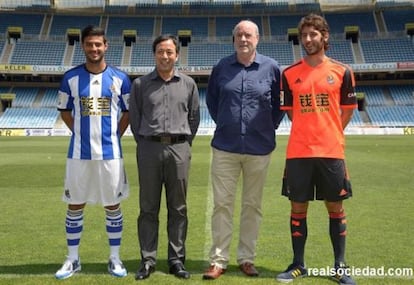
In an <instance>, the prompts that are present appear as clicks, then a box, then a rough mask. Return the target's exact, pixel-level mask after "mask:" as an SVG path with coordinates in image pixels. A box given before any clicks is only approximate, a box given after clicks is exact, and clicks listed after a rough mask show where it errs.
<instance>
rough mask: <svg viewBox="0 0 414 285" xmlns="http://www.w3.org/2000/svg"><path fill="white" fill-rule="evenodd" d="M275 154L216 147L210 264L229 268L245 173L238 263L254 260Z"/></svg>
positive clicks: (213, 168)
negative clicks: (236, 209)
mask: <svg viewBox="0 0 414 285" xmlns="http://www.w3.org/2000/svg"><path fill="white" fill-rule="evenodd" d="M270 158H271V154H268V155H247V154H237V153H230V152H225V151H220V150H218V149H215V148H213V158H212V164H211V183H212V188H213V196H214V208H213V214H212V219H211V230H212V247H211V251H210V263H211V264H212V265H216V266H219V267H221V268H227V264H228V262H229V249H230V243H231V239H232V233H233V214H234V213H233V212H234V203H235V199H236V191H237V183H238V179H239V177H240V174H242V177H243V184H242V193H241V214H240V232H239V243H238V247H237V263H238V264H241V263H244V262H251V263H253V262H254V258H255V256H256V243H257V238H258V233H259V227H260V223H261V220H262V210H261V207H262V196H263V187H264V183H265V180H266V175H267V169H268V166H269V162H270Z"/></svg>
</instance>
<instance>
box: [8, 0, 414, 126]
mask: <svg viewBox="0 0 414 285" xmlns="http://www.w3.org/2000/svg"><path fill="white" fill-rule="evenodd" d="M29 2H33V3H34V4H32V5H30V4H27V3H29ZM35 2H36V1H23V2H22V1H20V2H19V3H20V5H18V6H16V7H9V6H7V7H3V6H2V3H0V17H1V21H0V66H1V68H3V70H0V75H1V76H0V102H2V104H0V105H2V106H0V107H1V108H0V129H2V128H8V129H13V128H18V129H21V128H53V127H56V126H58V125H59V119H58V118H59V116H58V112H57V110H56V102H57V86H58V84H59V80H60V78H61V74H62V72H63V71H64V70H66V69H67V68H69V67H70V66H75V65H78V64H81V63H83V61H84V55H83V51H82V49H81V47H80V44H79V40H75V41H73V42H69V41H68V35H67V31H68V29H81V28H83V27H84V26H86V25H88V24H94V25H101V26H102V27H104V28H105V29H106V31H107V36H108V39H109V45H110V48H109V49H108V53H107V56H106V58H107V62H108V63H109V64H111V65H115V66H120V67H124V68H126V70H131V69H135V68H138V69H139V68H144V69H145V72H144V73H146V72H147V71H148V70H149V69H152V68H153V65H154V59H153V54H152V47H151V44H152V40H153V38H154V37H155V36H157V35H158V34H160V33H173V34H176V33H177V31H178V30H190V31H191V40H190V41H189V42H188V43H187V44H188V45H187V46H183V47H182V53H181V56H180V61H179V63H178V64H177V65H178V67H179V68H182V69H183V70H189V71H188V72H189V74H190V75H192V76H194V77H195V78H196V80H197V82H199V87H200V97H201V127H204V128H213V127H214V122H213V121H212V120H211V118H210V116H209V114H208V111H207V106H206V104H205V92H206V90H205V87H206V84H207V81H208V74H209V70H210V69H211V67H212V66H213V65H214V64H216V62H217V61H218V60H219V59H221V58H222V57H223V56H224V55H228V54H231V53H232V52H233V50H234V48H233V45H232V37H231V33H232V29H233V27H234V25H235V24H236V23H237V22H238V21H240V20H242V19H246V18H249V19H251V20H253V21H255V22H256V23H257V24H258V26H259V29H260V34H261V36H262V37H261V41H260V43H259V46H258V51H259V52H260V53H262V54H265V55H268V56H270V57H273V58H275V59H276V60H277V61H278V62H279V63H280V64H281V65H282V67H284V66H287V65H290V64H292V63H293V62H295V61H296V60H298V59H299V58H301V57H302V56H303V55H304V51H303V49H302V48H301V46H300V45H299V44H298V43H297V42H295V40H294V38H292V37H291V34H290V33H288V31H289V32H292V29H293V31H294V30H295V28H296V26H297V23H298V21H299V19H300V18H301V17H302V16H303V15H304V14H307V13H308V12H310V11H313V12H318V13H322V14H323V15H324V16H325V17H326V18H327V20H328V22H329V23H330V28H331V36H330V48H329V50H328V51H327V55H328V56H330V57H332V58H335V59H337V60H339V61H341V62H344V63H347V64H350V65H354V66H356V67H358V68H361V66H362V68H364V66H365V65H367V66H369V68H372V69H373V70H370V69H369V68H368V69H365V70H363V71H359V70H358V68H357V70H356V72H355V74H356V79H357V89H356V91H357V92H360V93H362V94H364V97H363V98H362V99H361V101H360V102H361V104H360V108H359V109H360V110H359V112H355V115H354V117H353V119H352V121H351V122H350V126H351V127H365V126H367V127H372V126H379V127H406V126H411V127H414V117H413V116H414V111H413V110H414V83H413V82H414V27H413V28H411V30H410V29H409V27H411V26H414V5H413V4H412V3H411V2H409V1H408V2H404V3H403V4H401V3H402V2H401V1H393V0H377V1H369V0H355V1H354V0H347V1H344V3H345V4H344V3H341V4H338V1H332V3H329V0H327V1H310V2H309V1H293V2H294V3H292V1H288V0H273V1H272V0H269V1H265V2H264V1H254V0H242V1H236V2H235V1H227V0H214V1H207V0H203V1H195V0H187V1H179V0H174V1H164V2H168V3H164V4H163V3H162V2H163V1H158V0H137V1H133V0H129V1H117V3H118V4H115V5H110V4H108V3H110V2H111V1H95V0H90V1H82V3H84V4H85V5H87V3H89V2H90V3H92V4H93V5H92V6H93V7H92V6H91V7H89V8H88V7H87V6H85V7H82V9H78V10H77V9H76V7H72V6H70V7H69V6H68V7H67V8H70V9H67V10H66V9H62V10H59V7H57V6H54V5H58V4H59V2H60V1H50V3H51V4H50V5H45V4H44V2H45V1H44V2H42V3H41V5H37V4H36V3H35ZM302 2H303V3H302ZM305 2H306V3H305ZM399 2H401V3H399ZM22 3H23V4H24V5H22ZM65 3H66V2H65ZM68 3H69V2H68ZM347 3H348V5H347ZM359 3H364V4H365V5H353V4H359ZM407 3H408V4H407ZM410 3H411V4H410ZM72 4H73V3H72ZM72 4H71V5H72ZM73 5H75V4H73ZM338 5H339V6H340V7H338V9H336V8H337V7H336V6H338ZM329 7H333V8H332V9H330V8H329ZM2 9H4V10H5V11H2ZM230 15H231V16H230ZM10 27H21V28H22V30H21V33H20V34H18V35H17V36H16V35H14V36H10V34H8V30H9V28H10ZM347 27H357V28H356V29H354V30H353V31H354V32H355V31H356V33H357V35H356V36H355V35H353V36H350V35H349V34H348V33H347ZM407 27H408V28H407ZM125 30H129V31H132V32H136V38H134V39H133V40H132V42H129V44H127V43H126V41H125V38H124V35H123V32H124V31H125ZM296 36H298V35H296ZM381 64H383V65H381ZM30 66H34V67H43V66H46V67H47V68H50V69H51V70H52V71H51V72H50V73H45V74H40V75H39V74H37V72H32V74H28V73H27V72H21V73H20V72H19V70H20V69H21V70H25V69H26V68H28V67H30ZM379 66H385V67H384V68H385V71H384V70H383V68H379ZM199 67H202V68H204V69H205V70H207V71H205V72H202V73H200V74H198V73H197V72H194V74H192V72H193V71H192V70H197V68H199ZM375 68H377V69H378V70H376V69H375ZM14 69H16V71H14ZM141 74H142V73H140V72H139V71H138V72H135V73H131V79H133V78H134V77H136V76H140V75H141ZM1 94H16V97H15V99H13V101H12V102H11V104H10V103H8V101H7V102H3V101H1V100H2V99H1V98H2V97H1ZM6 97H7V96H6ZM7 100H9V99H7ZM281 127H283V128H289V127H290V122H289V120H288V119H287V118H286V117H285V118H284V119H283V121H282V123H281Z"/></svg>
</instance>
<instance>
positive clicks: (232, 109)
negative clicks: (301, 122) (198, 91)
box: [206, 53, 284, 155]
mask: <svg viewBox="0 0 414 285" xmlns="http://www.w3.org/2000/svg"><path fill="white" fill-rule="evenodd" d="M279 93H280V68H279V65H278V63H277V62H276V61H275V60H274V59H272V58H270V57H267V56H264V55H261V54H258V53H256V58H255V61H254V62H253V63H252V64H251V65H250V66H248V67H245V66H244V65H243V64H241V63H239V62H238V61H237V58H236V54H235V53H234V54H232V55H230V56H227V57H224V58H223V59H221V60H220V61H219V62H218V64H217V65H216V66H214V67H213V70H212V72H211V76H210V78H209V82H208V87H207V96H206V103H207V107H208V110H209V112H210V115H211V117H212V119H213V120H214V122H215V123H216V130H215V132H214V137H213V139H212V142H211V145H212V146H213V147H215V148H217V149H220V150H223V151H228V152H232V153H240V154H253V155H265V154H268V153H270V152H272V151H273V150H274V149H275V147H276V139H275V129H277V127H278V126H279V123H280V121H281V120H282V118H283V115H284V112H283V111H281V110H280V108H279V107H280V100H279Z"/></svg>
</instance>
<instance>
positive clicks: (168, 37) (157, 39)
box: [152, 34, 180, 54]
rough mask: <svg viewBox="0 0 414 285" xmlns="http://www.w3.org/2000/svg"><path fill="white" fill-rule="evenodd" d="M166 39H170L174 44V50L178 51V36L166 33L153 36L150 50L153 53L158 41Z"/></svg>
mask: <svg viewBox="0 0 414 285" xmlns="http://www.w3.org/2000/svg"><path fill="white" fill-rule="evenodd" d="M168 40H172V41H173V43H174V45H175V51H176V53H180V44H179V42H178V38H177V37H176V36H174V35H171V34H166V35H160V36H158V37H156V38H155V40H154V42H153V43H152V52H153V53H154V54H155V50H156V49H157V45H158V44H159V43H160V42H163V41H168Z"/></svg>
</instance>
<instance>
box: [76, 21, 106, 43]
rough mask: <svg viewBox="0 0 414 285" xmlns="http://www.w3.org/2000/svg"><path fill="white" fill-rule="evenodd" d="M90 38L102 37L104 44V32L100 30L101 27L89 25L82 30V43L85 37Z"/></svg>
mask: <svg viewBox="0 0 414 285" xmlns="http://www.w3.org/2000/svg"><path fill="white" fill-rule="evenodd" d="M90 36H103V38H104V42H105V43H106V37H105V30H104V29H102V28H101V27H98V26H94V25H89V26H86V27H85V28H83V30H82V33H81V41H82V43H83V41H84V40H85V38H86V37H90Z"/></svg>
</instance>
